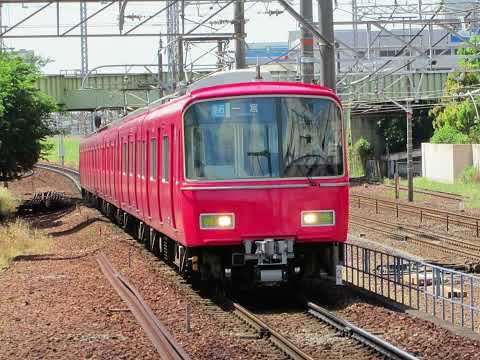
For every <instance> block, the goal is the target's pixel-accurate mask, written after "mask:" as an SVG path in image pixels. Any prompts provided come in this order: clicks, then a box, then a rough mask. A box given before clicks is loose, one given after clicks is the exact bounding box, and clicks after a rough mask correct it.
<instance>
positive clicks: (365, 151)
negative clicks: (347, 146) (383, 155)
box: [353, 137, 373, 159]
mask: <svg viewBox="0 0 480 360" xmlns="http://www.w3.org/2000/svg"><path fill="white" fill-rule="evenodd" d="M353 151H354V152H355V153H356V154H358V155H359V156H360V157H361V158H362V159H366V158H367V157H369V156H372V155H373V145H372V144H370V141H368V140H367V139H365V138H364V137H361V138H360V139H358V140H357V142H356V143H355V145H353Z"/></svg>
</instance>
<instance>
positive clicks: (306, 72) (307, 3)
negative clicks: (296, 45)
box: [300, 0, 321, 83]
mask: <svg viewBox="0 0 480 360" xmlns="http://www.w3.org/2000/svg"><path fill="white" fill-rule="evenodd" d="M320 2H321V1H320ZM300 15H301V16H302V17H303V18H304V19H305V21H306V22H308V23H310V24H311V23H312V22H313V7H312V0H300ZM300 44H301V51H302V55H301V71H302V82H304V83H312V82H313V72H314V63H313V35H312V33H311V32H310V31H309V30H308V29H307V28H306V27H305V26H304V25H303V24H302V25H301V38H300Z"/></svg>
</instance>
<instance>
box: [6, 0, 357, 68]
mask: <svg viewBox="0 0 480 360" xmlns="http://www.w3.org/2000/svg"><path fill="white" fill-rule="evenodd" d="M105 3H107V2H105ZM164 4H165V3H164V2H163V1H159V2H158V3H151V2H150V3H135V4H134V3H131V4H129V5H128V6H127V11H126V14H127V15H140V16H148V15H151V14H153V13H155V12H156V11H158V10H159V9H161V8H162V7H163V6H164ZM42 5H43V4H42ZM42 5H41V4H27V5H25V6H24V7H22V6H21V5H8V4H5V5H3V17H2V20H3V25H4V26H6V25H7V26H8V25H12V24H14V23H15V22H18V21H19V20H20V19H22V18H24V17H25V16H27V15H28V14H30V13H32V12H33V11H35V10H36V9H38V8H40V7H41V6H42ZM104 5H105V4H103V5H102V4H100V3H98V4H91V3H89V4H88V14H92V13H93V12H95V11H96V10H98V9H100V8H101V7H102V6H104ZM294 7H295V8H296V9H297V11H299V10H298V9H299V6H298V1H296V2H295V5H294ZM218 8H219V5H213V6H212V9H213V10H210V9H209V6H201V7H200V8H197V7H196V6H189V7H187V10H186V16H187V17H188V18H190V19H192V20H194V21H198V20H199V19H200V18H201V17H202V16H203V17H205V16H208V15H209V14H211V13H212V11H215V10H216V9H218ZM245 9H246V18H247V20H248V22H247V24H246V32H247V42H249V43H252V42H277V41H287V39H288V32H289V31H291V30H295V29H298V25H297V22H296V21H295V20H294V19H293V18H292V17H291V16H290V15H288V14H287V13H283V14H280V15H278V16H276V15H267V14H266V12H268V11H272V10H273V11H274V10H281V7H280V6H279V5H277V4H276V3H274V2H273V3H271V4H263V3H246V4H245ZM343 9H344V10H337V11H335V19H336V20H340V19H341V20H347V19H349V18H350V15H349V14H348V6H347V7H343ZM316 12H317V10H316V1H314V17H315V19H316ZM232 17H233V9H232V6H230V7H229V8H228V9H226V10H224V11H223V12H222V13H221V14H220V15H218V16H216V17H215V18H213V19H212V20H220V19H223V20H231V19H232ZM60 19H61V20H60V23H61V26H62V29H63V30H64V31H65V30H67V29H68V28H70V27H71V26H73V25H74V24H76V23H78V21H79V4H78V3H77V4H63V5H61V12H60ZM212 20H211V21H212ZM55 21H56V9H55V6H54V5H51V6H50V8H48V9H47V10H44V11H43V12H42V13H41V14H39V15H36V16H34V17H33V18H32V19H30V20H28V21H27V22H25V23H23V24H22V25H21V26H19V27H18V29H14V30H12V32H11V34H15V35H23V34H38V33H40V32H41V33H52V34H53V33H55V32H56V29H55ZM138 23H139V20H136V19H135V20H127V23H126V28H127V29H128V27H131V26H134V25H135V24H138ZM147 24H149V25H148V26H146V25H145V26H144V27H143V30H141V31H144V32H154V33H157V32H158V33H159V32H162V33H165V32H166V26H165V16H164V15H163V14H162V15H160V16H159V17H157V18H155V19H153V20H151V21H150V22H148V23H147ZM187 24H188V23H187ZM189 26H191V25H187V27H186V29H187V30H188V29H189ZM211 26H214V27H216V28H220V27H221V26H222V25H217V24H212V25H211ZM223 26H225V25H223ZM116 29H117V30H116ZM100 31H103V32H107V31H109V32H115V31H117V32H118V6H117V5H116V4H115V5H113V6H111V7H110V8H109V9H108V10H106V11H105V12H104V13H102V14H101V16H98V17H96V18H95V20H92V21H90V22H89V32H90V33H98V32H100ZM198 31H200V29H199V30H197V31H196V32H198ZM201 31H204V32H208V31H209V30H208V29H207V28H203V30H201ZM220 32H233V26H232V25H226V26H225V27H224V28H223V29H222V30H220ZM73 33H79V31H78V29H76V30H74V31H73ZM165 42H166V39H165V38H164V44H165ZM5 43H6V45H7V47H14V48H16V49H30V50H34V51H35V52H36V53H37V54H40V55H42V56H44V57H48V58H50V59H52V60H54V62H53V63H51V64H48V65H47V66H46V68H45V69H44V71H45V72H46V73H48V74H57V73H59V71H60V70H64V69H79V68H80V39H79V38H68V39H55V38H53V39H6V40H5ZM158 43H159V39H158V37H148V38H145V37H134V38H122V39H118V38H89V39H88V52H89V68H90V69H92V68H94V67H96V66H99V65H106V64H127V63H142V64H143V63H152V64H154V63H156V62H157V55H156V54H157V49H158ZM232 45H233V43H232ZM213 46H215V44H208V45H204V46H203V49H207V48H209V47H213ZM201 53H202V52H201V50H199V49H192V51H191V54H192V56H193V57H195V56H198V55H199V54H201ZM187 61H188V59H187ZM205 61H207V62H213V61H214V58H213V57H210V58H206V60H205ZM139 71H142V72H143V69H139Z"/></svg>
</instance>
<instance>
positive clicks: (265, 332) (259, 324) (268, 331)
mask: <svg viewBox="0 0 480 360" xmlns="http://www.w3.org/2000/svg"><path fill="white" fill-rule="evenodd" d="M231 306H232V307H233V309H234V310H233V311H234V314H235V315H237V316H238V317H239V318H240V319H241V320H242V321H244V322H245V323H247V324H248V325H250V326H251V327H253V328H254V329H255V330H256V331H257V332H258V333H259V334H261V336H263V337H268V338H269V340H270V341H271V342H272V343H273V344H274V345H275V346H276V347H277V348H279V349H280V350H281V351H282V352H283V353H285V354H286V355H287V356H288V357H289V358H291V359H294V360H313V359H316V358H323V357H324V354H316V356H312V355H310V354H307V353H306V352H305V351H303V350H302V349H300V347H299V346H297V345H296V344H294V343H293V342H292V341H290V340H289V339H288V338H287V337H286V336H284V335H282V334H281V333H280V331H279V330H277V329H276V328H274V327H273V326H271V325H269V324H267V322H266V321H264V320H262V319H261V318H260V317H259V316H257V315H255V314H253V313H252V312H250V311H249V310H247V309H246V308H245V307H243V306H241V305H240V304H237V303H231ZM306 314H308V315H310V316H312V317H313V318H314V319H315V320H316V321H318V322H320V323H321V324H319V325H321V326H325V327H327V328H330V329H332V328H333V331H334V332H336V333H339V335H340V337H339V339H342V338H343V339H344V340H341V341H342V342H343V345H342V350H341V351H342V352H343V351H346V352H348V354H349V355H352V356H355V358H372V354H374V353H376V354H378V355H379V358H387V359H397V360H399V359H405V360H407V359H408V360H413V359H417V358H416V357H415V356H413V355H412V354H410V353H408V352H406V351H403V350H402V349H399V348H398V347H396V346H394V345H392V344H391V343H388V342H387V341H385V340H383V339H381V338H379V337H377V336H375V335H373V334H371V333H370V332H368V331H366V330H363V329H361V328H359V327H357V326H355V325H353V324H351V323H350V322H348V321H346V320H343V319H341V318H340V317H338V316H337V315H335V314H334V313H332V312H330V311H328V310H327V309H325V308H323V307H321V306H319V305H317V304H314V303H311V302H309V303H307V309H306ZM305 321H307V320H305ZM302 325H303V324H302ZM300 330H301V327H298V331H300ZM289 335H290V337H293V334H289ZM319 336H320V335H319ZM331 336H332V335H330V337H328V336H325V334H324V335H322V336H320V337H321V338H324V339H328V338H330V339H331ZM337 346H339V345H338V344H337ZM302 348H303V346H302ZM337 355H338V354H337Z"/></svg>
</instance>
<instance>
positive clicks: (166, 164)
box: [162, 136, 170, 182]
mask: <svg viewBox="0 0 480 360" xmlns="http://www.w3.org/2000/svg"><path fill="white" fill-rule="evenodd" d="M169 150H170V149H169V147H168V137H167V136H164V137H163V146H162V164H163V166H162V180H163V181H164V182H168V179H169V174H168V170H169V168H170V166H169V160H170V156H169Z"/></svg>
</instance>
